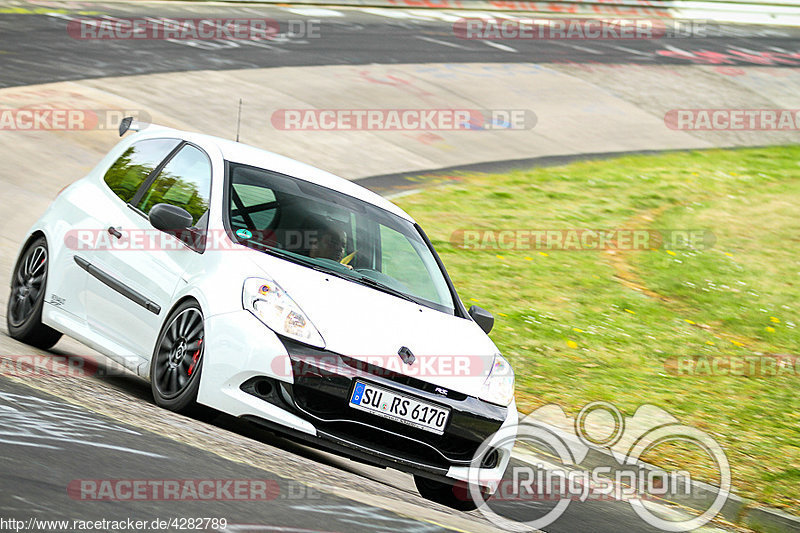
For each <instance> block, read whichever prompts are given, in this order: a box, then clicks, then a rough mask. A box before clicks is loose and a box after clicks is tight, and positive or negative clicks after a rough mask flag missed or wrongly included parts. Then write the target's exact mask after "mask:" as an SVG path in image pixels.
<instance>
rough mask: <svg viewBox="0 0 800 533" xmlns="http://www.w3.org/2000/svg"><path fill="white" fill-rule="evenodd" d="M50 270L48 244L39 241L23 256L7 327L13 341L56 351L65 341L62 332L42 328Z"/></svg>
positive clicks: (16, 270) (12, 288) (16, 271)
mask: <svg viewBox="0 0 800 533" xmlns="http://www.w3.org/2000/svg"><path fill="white" fill-rule="evenodd" d="M47 267H48V255H47V241H45V239H44V237H39V238H38V239H36V240H35V241H33V242H32V243H30V244H29V245H28V246H27V247H26V248H25V250H24V251H23V252H22V254H20V257H19V260H18V261H17V265H16V268H15V269H14V274H13V279H12V280H11V294H10V295H9V297H8V306H7V308H6V326H7V327H8V334H9V335H10V336H11V338H13V339H17V340H18V341H21V342H24V343H26V344H30V345H31V346H35V347H36V348H41V349H43V350H47V349H49V348H51V347H53V345H55V343H57V342H58V339H60V338H61V333H60V332H58V331H56V330H54V329H53V328H51V327H49V326H46V325H44V324H42V307H44V296H45V289H46V287H47Z"/></svg>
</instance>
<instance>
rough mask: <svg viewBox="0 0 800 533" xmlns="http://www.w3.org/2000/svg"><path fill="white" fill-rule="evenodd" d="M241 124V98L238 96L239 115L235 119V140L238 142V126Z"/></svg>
mask: <svg viewBox="0 0 800 533" xmlns="http://www.w3.org/2000/svg"><path fill="white" fill-rule="evenodd" d="M241 125H242V99H241V98H239V117H238V118H237V119H236V142H237V143H238V142H239V128H240V127H241Z"/></svg>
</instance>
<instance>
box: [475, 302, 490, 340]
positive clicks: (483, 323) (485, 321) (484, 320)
mask: <svg viewBox="0 0 800 533" xmlns="http://www.w3.org/2000/svg"><path fill="white" fill-rule="evenodd" d="M469 316H471V317H472V320H474V321H475V323H476V324H478V325H479V326H480V327H481V329H482V330H483V331H484V333H487V334H488V333H489V332H490V331H492V328H493V327H494V316H492V313H490V312H489V311H487V310H486V309H483V308H481V307H478V306H477V305H473V306H472V307H470V308H469Z"/></svg>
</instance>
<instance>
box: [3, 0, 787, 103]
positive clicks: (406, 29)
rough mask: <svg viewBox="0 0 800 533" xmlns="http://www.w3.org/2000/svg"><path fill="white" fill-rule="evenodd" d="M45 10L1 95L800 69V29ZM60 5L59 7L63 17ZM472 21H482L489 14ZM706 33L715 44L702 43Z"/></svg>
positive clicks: (227, 11) (450, 15) (220, 10)
mask: <svg viewBox="0 0 800 533" xmlns="http://www.w3.org/2000/svg"><path fill="white" fill-rule="evenodd" d="M7 4H8V7H7V8H6V10H7V11H10V10H18V9H28V10H29V11H33V9H32V8H33V7H34V6H29V7H28V8H19V7H16V6H13V2H7ZM41 4H43V6H45V7H42V6H39V5H37V6H36V7H37V11H38V12H42V11H46V12H47V14H41V15H31V14H4V15H2V17H0V64H2V75H0V87H11V86H18V85H30V84H35V83H45V82H52V81H64V80H77V79H85V78H97V77H107V76H125V75H135V74H148V73H156V72H177V71H192V70H231V69H244V68H264V67H282V66H312V65H365V64H374V63H377V64H386V65H391V64H396V63H516V62H519V63H568V64H571V63H578V64H586V63H598V64H612V63H629V64H636V65H655V64H660V65H668V64H674V65H686V64H693V63H694V64H718V65H730V66H735V65H754V64H756V65H757V64H762V65H769V64H770V62H769V61H765V60H764V58H763V57H759V56H758V54H762V53H765V52H766V53H771V54H780V55H779V56H773V57H776V60H777V62H778V64H779V65H786V66H791V65H800V28H790V27H764V26H747V25H735V24H721V25H715V24H711V23H705V22H704V23H703V24H705V25H704V26H697V27H696V28H695V29H696V30H697V31H695V32H694V33H692V36H691V37H689V36H686V37H680V36H678V37H675V38H666V37H665V38H657V39H631V40H624V41H620V40H613V39H611V40H592V41H574V40H571V41H559V40H513V41H508V40H505V41H476V40H466V39H461V38H459V37H457V36H456V34H455V33H454V24H455V22H457V21H458V20H459V19H460V18H462V17H464V13H459V12H455V11H434V10H428V11H426V10H397V9H348V8H330V9H325V8H314V7H300V8H297V9H293V8H281V7H274V6H271V7H255V6H252V5H245V6H243V5H234V6H214V5H197V4H195V5H189V6H186V5H183V4H173V5H170V4H166V5H165V4H163V3H160V4H155V3H154V4H144V3H136V4H133V3H131V4H130V5H128V4H112V3H104V2H96V3H95V2H72V5H81V6H82V8H79V9H71V10H63V9H58V8H57V6H58V4H57V3H50V4H48V3H46V2H42V3H41ZM23 5H24V4H23ZM48 5H52V6H53V7H52V8H51V9H52V10H49V9H48V7H46V6H48ZM2 12H3V4H2V3H0V13H2ZM82 14H85V15H82ZM484 15H485V14H484ZM86 16H99V17H108V18H109V19H111V20H113V18H122V19H125V18H131V17H142V16H148V17H154V18H158V17H167V18H173V19H179V18H192V17H215V18H221V19H224V18H259V17H265V18H270V19H272V20H274V21H276V22H277V23H278V24H279V25H280V30H281V32H282V33H283V34H284V35H285V36H286V37H287V38H285V39H273V40H272V42H269V41H267V42H264V43H252V42H251V43H247V42H244V41H227V42H224V41H199V42H198V41H194V42H191V41H185V40H173V41H168V40H141V39H130V40H102V39H101V40H80V39H75V38H71V37H69V36H68V35H67V31H66V29H67V24H68V22H69V20H74V19H78V18H81V17H86ZM467 16H468V17H478V16H481V13H470V14H469V15H467ZM437 19H439V20H437ZM300 21H304V22H308V21H312V23H313V25H312V26H311V27H309V26H304V25H301V24H300ZM299 28H305V29H303V30H300V29H299ZM686 28H687V29H688V28H689V26H686ZM290 29H294V30H295V32H294V35H295V36H292V35H291V34H290V33H289V32H290ZM701 30H703V31H705V32H706V34H705V35H706V36H703V35H701V34H700V31H701ZM304 33H308V34H310V35H304ZM314 35H316V37H315V36H314ZM498 45H499V46H498ZM773 64H774V63H773Z"/></svg>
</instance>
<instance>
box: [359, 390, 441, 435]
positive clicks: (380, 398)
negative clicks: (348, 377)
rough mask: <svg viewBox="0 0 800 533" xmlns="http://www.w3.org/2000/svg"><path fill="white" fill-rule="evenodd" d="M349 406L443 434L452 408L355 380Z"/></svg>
mask: <svg viewBox="0 0 800 533" xmlns="http://www.w3.org/2000/svg"><path fill="white" fill-rule="evenodd" d="M350 407H354V408H356V409H361V410H362V411H367V412H368V413H372V414H375V415H378V416H382V417H384V418H388V419H390V420H395V421H397V422H401V423H403V424H407V425H409V426H414V427H416V428H420V429H424V430H426V431H431V432H433V433H437V434H439V435H441V434H442V433H444V426H445V425H446V424H447V419H448V418H449V417H450V409H448V408H446V407H439V406H438V405H434V404H432V403H428V402H423V401H420V400H417V399H416V398H412V397H411V396H406V395H405V394H398V393H396V392H394V391H391V390H389V389H384V388H383V387H376V386H375V385H371V384H369V383H364V382H363V381H356V386H355V387H354V388H353V394H352V396H350Z"/></svg>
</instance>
